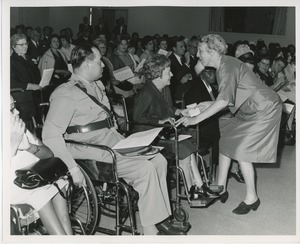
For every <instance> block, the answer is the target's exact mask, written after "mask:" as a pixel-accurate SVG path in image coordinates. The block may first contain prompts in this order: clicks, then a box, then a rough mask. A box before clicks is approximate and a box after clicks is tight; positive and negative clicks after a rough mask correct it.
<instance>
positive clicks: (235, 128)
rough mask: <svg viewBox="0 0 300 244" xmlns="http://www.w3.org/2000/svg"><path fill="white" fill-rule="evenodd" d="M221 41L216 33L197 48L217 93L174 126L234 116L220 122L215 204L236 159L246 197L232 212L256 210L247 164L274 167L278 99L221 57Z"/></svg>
mask: <svg viewBox="0 0 300 244" xmlns="http://www.w3.org/2000/svg"><path fill="white" fill-rule="evenodd" d="M226 49H227V45H226V42H225V40H224V39H223V38H222V37H221V36H219V35H217V34H210V35H207V36H204V37H203V38H202V39H201V42H200V43H199V45H198V56H199V60H200V62H201V63H202V65H203V66H213V67H215V68H216V69H217V71H216V76H217V82H218V85H219V94H218V97H217V98H216V100H215V101H213V102H205V103H200V104H199V105H198V108H199V111H200V114H199V115H198V116H196V117H188V116H185V117H183V118H181V119H179V120H178V121H176V125H179V124H181V123H182V124H183V125H185V126H189V125H194V124H197V123H199V122H201V121H203V120H205V119H207V118H209V117H211V116H212V115H214V114H216V113H217V112H219V111H221V110H222V109H224V108H226V107H228V108H229V109H230V112H231V113H232V114H233V117H231V118H228V119H227V120H222V123H220V134H221V137H220V141H219V147H220V148H219V152H220V153H219V170H218V182H217V183H218V185H223V186H224V192H223V193H222V194H221V197H220V201H221V202H222V203H224V202H226V200H227V198H228V192H227V189H226V183H227V176H228V169H229V167H230V163H231V159H234V160H236V161H238V163H239V165H240V168H241V170H242V173H243V175H244V178H245V183H246V197H245V199H244V201H242V202H241V203H240V204H239V205H238V207H237V208H235V209H234V210H233V213H235V214H247V213H248V212H249V211H251V210H254V211H255V210H257V208H258V207H259V205H260V200H259V198H258V196H257V193H256V189H255V171H254V168H253V164H252V163H275V162H276V155H277V144H278V137H279V126H280V119H281V111H282V103H281V101H280V98H279V96H278V95H277V94H276V92H274V91H273V90H271V89H270V88H268V87H267V86H266V85H264V84H263V83H262V82H261V81H260V80H259V79H258V78H257V77H256V75H255V74H254V73H253V72H252V71H251V70H250V69H249V68H248V67H247V66H246V65H245V64H244V63H242V62H241V61H240V60H238V59H236V58H233V57H230V56H226V55H225V53H226Z"/></svg>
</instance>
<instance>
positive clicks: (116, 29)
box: [112, 25, 127, 36]
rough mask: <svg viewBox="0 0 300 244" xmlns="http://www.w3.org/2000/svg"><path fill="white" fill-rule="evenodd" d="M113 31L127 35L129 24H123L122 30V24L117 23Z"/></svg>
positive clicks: (116, 33) (115, 33)
mask: <svg viewBox="0 0 300 244" xmlns="http://www.w3.org/2000/svg"><path fill="white" fill-rule="evenodd" d="M112 33H113V34H114V35H115V36H116V35H126V34H127V25H123V26H122V31H121V26H120V25H116V26H115V27H114V28H113V30H112Z"/></svg>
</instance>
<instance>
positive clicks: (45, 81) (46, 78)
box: [40, 69, 54, 87]
mask: <svg viewBox="0 0 300 244" xmlns="http://www.w3.org/2000/svg"><path fill="white" fill-rule="evenodd" d="M53 71H54V69H44V71H43V76H42V79H41V81H40V86H41V87H45V86H48V85H49V83H50V80H51V77H52V74H53Z"/></svg>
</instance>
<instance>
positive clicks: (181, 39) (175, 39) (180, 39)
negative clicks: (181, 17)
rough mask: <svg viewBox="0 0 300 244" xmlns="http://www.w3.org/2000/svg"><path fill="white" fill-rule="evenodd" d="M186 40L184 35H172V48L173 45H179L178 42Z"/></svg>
mask: <svg viewBox="0 0 300 244" xmlns="http://www.w3.org/2000/svg"><path fill="white" fill-rule="evenodd" d="M183 40H184V37H182V36H180V37H177V36H176V37H172V38H171V40H170V45H171V48H172V49H173V47H175V48H176V47H177V42H183Z"/></svg>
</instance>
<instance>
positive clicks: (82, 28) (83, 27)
mask: <svg viewBox="0 0 300 244" xmlns="http://www.w3.org/2000/svg"><path fill="white" fill-rule="evenodd" d="M78 29H79V32H80V33H84V31H85V30H86V29H88V30H89V31H90V34H92V33H93V28H92V26H91V25H89V24H85V23H81V24H79V27H78Z"/></svg>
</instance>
